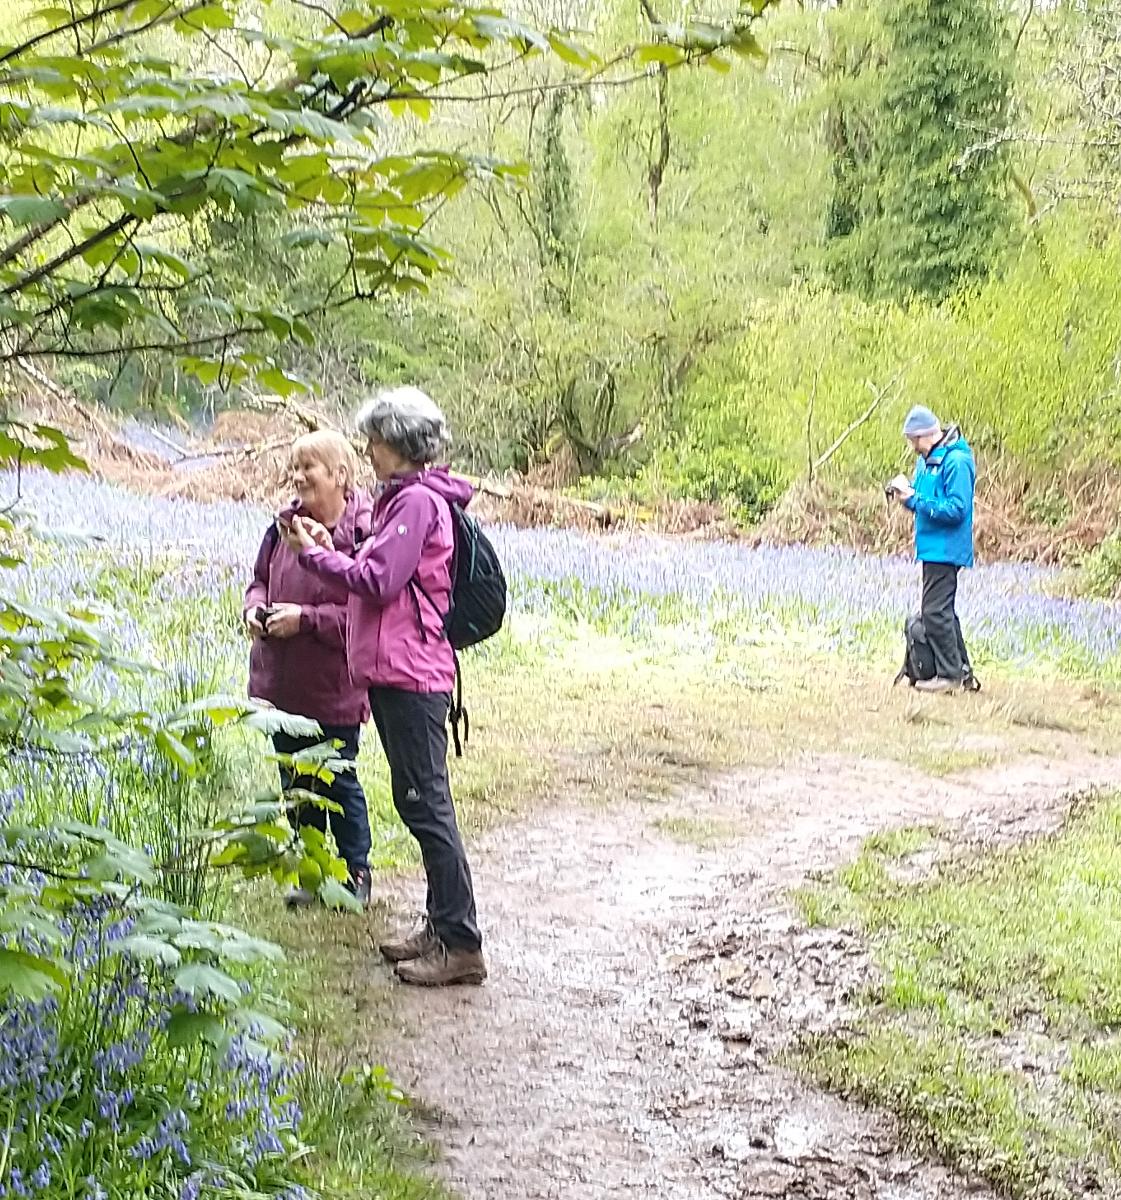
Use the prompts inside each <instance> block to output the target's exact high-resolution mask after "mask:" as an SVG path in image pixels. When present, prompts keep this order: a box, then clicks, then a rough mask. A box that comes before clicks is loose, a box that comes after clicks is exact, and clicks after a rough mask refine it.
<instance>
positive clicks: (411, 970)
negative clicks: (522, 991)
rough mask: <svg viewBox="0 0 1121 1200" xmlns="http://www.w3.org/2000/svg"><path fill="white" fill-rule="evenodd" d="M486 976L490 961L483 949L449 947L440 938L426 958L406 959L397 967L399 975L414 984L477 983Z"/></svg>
mask: <svg viewBox="0 0 1121 1200" xmlns="http://www.w3.org/2000/svg"><path fill="white" fill-rule="evenodd" d="M486 977H487V964H486V962H485V960H484V959H483V952H482V951H481V950H449V949H448V947H447V946H445V945H444V943H443V942H441V941H437V942H436V945H435V946H434V947H433V948H432V949H431V950H429V951H428V953H427V954H426V955H425V956H424V957H423V958H415V959H413V960H412V961H411V962H403V963H401V964H399V965H398V967H397V978H398V979H400V980H401V982H402V983H411V984H413V986H414V987H455V986H457V985H459V984H472V985H478V984H480V983H482V982H483V980H484V979H486Z"/></svg>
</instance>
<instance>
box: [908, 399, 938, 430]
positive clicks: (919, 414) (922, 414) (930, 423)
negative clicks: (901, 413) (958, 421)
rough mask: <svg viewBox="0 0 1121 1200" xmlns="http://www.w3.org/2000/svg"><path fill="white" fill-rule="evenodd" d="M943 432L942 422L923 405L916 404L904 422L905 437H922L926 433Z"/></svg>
mask: <svg viewBox="0 0 1121 1200" xmlns="http://www.w3.org/2000/svg"><path fill="white" fill-rule="evenodd" d="M941 432H942V425H941V422H940V421H939V420H938V418H937V417H936V416H935V415H934V413H932V412H931V411H930V409H929V408H924V407H923V406H922V405H921V404H916V405H915V407H914V408H912V409H911V411H910V412H909V413H908V414H907V419H906V421H904V422H903V436H904V437H922V435H923V434H924V433H941Z"/></svg>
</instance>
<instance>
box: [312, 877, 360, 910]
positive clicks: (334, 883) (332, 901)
mask: <svg viewBox="0 0 1121 1200" xmlns="http://www.w3.org/2000/svg"><path fill="white" fill-rule="evenodd" d="M317 894H318V896H319V898H320V900H322V901H323V903H324V904H326V905H327V907H328V908H341V909H345V910H346V911H347V912H352V913H361V912H362V911H363V908H362V905H361V903H360V902H359V900H358V898H357V897H356V896H354V895H352V894H351V893H350V892H348V891H347V889H346V888H345V887H344V886H343V885H342V884H341V883H340V882H339V881H338V880H336V879H324V880H323V882H322V883H321V884H320V885H319V890H318V893H317Z"/></svg>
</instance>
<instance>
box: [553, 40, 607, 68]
mask: <svg viewBox="0 0 1121 1200" xmlns="http://www.w3.org/2000/svg"><path fill="white" fill-rule="evenodd" d="M549 46H550V47H551V48H552V51H553V53H554V54H555V55H556V56H557V57H558V58H559V59H560V60H561V62H566V63H568V64H569V65H570V66H574V67H579V68H580V69H581V70H585V71H586V70H590V69H591V68H592V67H597V66H599V64H600V62H601V61H602V60H601V59H600V57H599V55H598V54H593V53H592V52H591V51H590V50H588V49H586V48H585V47H584V46H581V45H580V44H579V42H574V41H573V40H572V39H571V38H569V37H565V36H564V35H563V34H560V33H557V32H553V33H550V34H549Z"/></svg>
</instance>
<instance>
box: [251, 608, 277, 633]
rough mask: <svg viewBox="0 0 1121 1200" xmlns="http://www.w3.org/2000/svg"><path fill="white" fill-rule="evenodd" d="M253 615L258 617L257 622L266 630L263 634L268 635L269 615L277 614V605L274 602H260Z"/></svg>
mask: <svg viewBox="0 0 1121 1200" xmlns="http://www.w3.org/2000/svg"><path fill="white" fill-rule="evenodd" d="M253 615H254V616H255V617H256V619H257V624H258V625H260V627H261V629H262V630H263V631H264V632H263V633H262V635H261V636H262V637H268V636H269V629H268V624H269V617H272V616H275V615H276V606H275V605H272V604H258V605H257V611H256V613H254V614H253Z"/></svg>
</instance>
